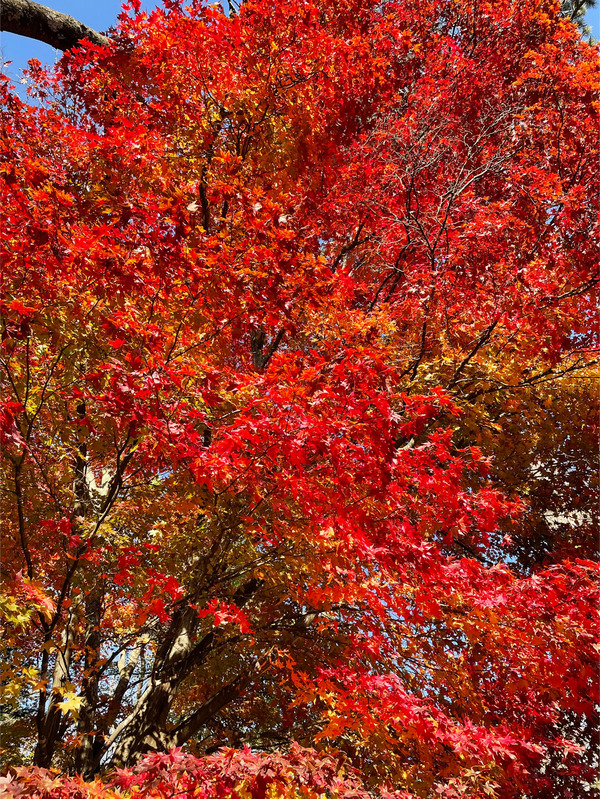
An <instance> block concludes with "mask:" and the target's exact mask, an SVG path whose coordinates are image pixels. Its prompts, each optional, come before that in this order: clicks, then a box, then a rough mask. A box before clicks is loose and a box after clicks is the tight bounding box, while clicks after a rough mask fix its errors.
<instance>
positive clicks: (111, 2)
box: [0, 0, 600, 81]
mask: <svg viewBox="0 0 600 799" xmlns="http://www.w3.org/2000/svg"><path fill="white" fill-rule="evenodd" d="M45 5H49V6H51V8H54V9H56V10H57V11H63V12H64V13H65V14H71V15H72V16H74V17H75V18H76V19H79V20H80V21H81V22H84V23H85V24H86V25H89V26H90V27H91V28H94V29H95V30H97V31H105V30H106V29H107V28H109V27H110V26H111V25H112V24H113V23H114V22H115V21H116V19H117V15H118V14H119V11H120V10H121V0H96V1H95V2H90V1H89V0H51V1H50V2H49V1H48V0H46V3H45ZM156 5H157V3H156V2H153V0H146V1H145V2H143V3H142V8H145V9H147V10H150V9H152V8H154V7H155V6H156ZM587 23H588V25H589V26H590V27H591V28H592V31H593V35H594V38H595V39H600V5H599V6H598V7H596V8H595V9H592V10H591V11H590V12H588V18H587ZM0 52H1V55H2V59H3V60H4V61H12V64H10V65H9V66H8V67H6V69H5V71H6V73H7V74H8V75H9V76H10V77H11V78H12V79H13V80H15V81H16V80H18V78H19V75H20V71H21V69H23V67H25V66H27V61H28V60H29V59H30V58H39V60H40V61H41V62H42V63H53V62H54V61H55V60H56V58H57V56H59V55H60V53H58V52H57V51H56V50H53V49H52V47H49V46H48V45H46V44H42V42H36V41H33V40H32V39H25V38H23V37H22V36H15V35H14V34H12V33H5V32H2V37H1V49H0Z"/></svg>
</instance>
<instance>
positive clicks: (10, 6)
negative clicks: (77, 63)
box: [0, 0, 110, 50]
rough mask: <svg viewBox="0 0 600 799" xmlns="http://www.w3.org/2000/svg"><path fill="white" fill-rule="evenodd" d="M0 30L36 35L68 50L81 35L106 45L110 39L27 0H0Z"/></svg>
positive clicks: (65, 16)
mask: <svg viewBox="0 0 600 799" xmlns="http://www.w3.org/2000/svg"><path fill="white" fill-rule="evenodd" d="M0 30H3V31H7V32H8V33H16V34H17V35H18V36H26V37H28V38H29V39H37V40H38V41H40V42H44V43H45V44H49V45H50V46H51V47H55V48H56V49H57V50H70V49H71V48H72V47H75V46H76V45H77V44H79V42H80V41H81V40H82V39H89V41H90V42H92V43H93V44H97V45H101V46H107V45H109V44H110V39H109V38H108V37H107V36H104V35H103V34H101V33H98V32H97V31H95V30H93V29H92V28H88V26H87V25H84V24H83V23H81V22H79V21H78V20H76V19H75V18H74V17H71V16H69V14H61V13H60V12H59V11H53V10H52V9H51V8H47V7H46V6H42V5H40V4H39V3H34V2H31V0H0Z"/></svg>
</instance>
